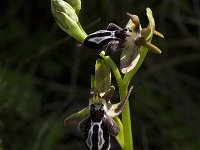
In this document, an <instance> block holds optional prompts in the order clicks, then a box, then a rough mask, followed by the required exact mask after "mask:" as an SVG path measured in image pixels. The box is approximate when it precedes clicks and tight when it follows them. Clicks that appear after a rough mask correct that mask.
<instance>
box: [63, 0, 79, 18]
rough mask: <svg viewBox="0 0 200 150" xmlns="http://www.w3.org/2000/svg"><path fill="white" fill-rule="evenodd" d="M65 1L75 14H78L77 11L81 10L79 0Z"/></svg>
mask: <svg viewBox="0 0 200 150" xmlns="http://www.w3.org/2000/svg"><path fill="white" fill-rule="evenodd" d="M66 2H67V3H69V4H70V5H71V6H72V7H73V8H74V10H75V11H76V14H77V15H79V11H80V10H81V0H66Z"/></svg>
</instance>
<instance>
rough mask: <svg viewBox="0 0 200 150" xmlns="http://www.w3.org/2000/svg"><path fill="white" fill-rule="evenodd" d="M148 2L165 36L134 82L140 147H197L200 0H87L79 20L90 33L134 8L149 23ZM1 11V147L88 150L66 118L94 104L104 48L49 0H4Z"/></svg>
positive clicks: (136, 141) (199, 133)
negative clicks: (61, 21)
mask: <svg viewBox="0 0 200 150" xmlns="http://www.w3.org/2000/svg"><path fill="white" fill-rule="evenodd" d="M146 7H150V8H151V9H152V11H153V14H154V18H155V21H156V29H157V30H158V31H160V32H161V33H163V34H164V35H165V39H159V38H157V37H154V38H153V43H154V44H155V45H157V46H159V47H160V48H161V49H162V52H163V53H162V54H161V55H157V54H153V53H151V52H149V53H148V55H147V57H146V59H145V61H144V63H143V65H142V67H141V68H140V69H139V71H138V72H137V74H136V75H135V77H134V79H133V80H132V83H131V84H132V85H134V86H135V88H134V92H133V93H132V95H131V98H130V106H131V115H132V126H133V139H134V147H135V149H136V150H198V149H200V117H199V116H200V92H199V91H200V80H199V77H200V73H199V70H200V69H199V68H200V67H199V66H200V1H199V0H162V1H160V0H151V1H149V0H143V1H140V0H118V1H116V0H82V10H81V13H80V22H81V24H82V26H83V27H84V29H85V31H86V32H87V33H88V34H89V33H92V32H94V31H96V30H99V29H105V28H106V26H107V25H108V24H109V23H110V22H114V23H116V24H118V25H120V26H122V27H123V26H125V24H126V23H127V21H128V16H126V12H130V13H132V14H137V15H138V16H139V17H140V20H141V24H142V27H146V26H147V24H148V20H147V17H146ZM0 10H1V11H0V16H1V17H0V150H82V149H83V146H84V143H83V141H82V139H81V136H80V135H79V134H78V132H77V130H76V126H69V127H64V126H63V120H64V118H65V117H66V116H68V115H69V114H71V113H73V112H75V111H78V110H79V109H81V108H82V107H84V106H86V105H87V103H88V98H89V88H90V75H91V74H94V64H95V60H96V59H97V58H99V56H98V54H97V53H95V52H91V51H90V50H87V49H86V48H85V47H79V46H77V44H78V42H77V41H75V40H74V39H71V38H70V37H69V36H68V35H67V34H66V33H64V32H63V31H62V30H61V29H60V28H59V27H58V25H57V24H56V23H55V20H54V18H53V15H52V14H51V10H50V1H49V0H44V1H39V0H34V1H25V0H16V1H0ZM112 57H113V59H114V60H115V61H116V62H117V60H118V59H119V53H118V54H116V56H112ZM113 84H114V85H116V82H115V80H113ZM113 99H115V100H117V99H119V95H118V91H117V90H116V93H115V94H114V96H113ZM112 142H113V144H112V149H120V148H119V146H118V144H117V142H116V141H115V139H112Z"/></svg>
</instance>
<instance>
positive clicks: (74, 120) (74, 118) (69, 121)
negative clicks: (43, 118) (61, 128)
mask: <svg viewBox="0 0 200 150" xmlns="http://www.w3.org/2000/svg"><path fill="white" fill-rule="evenodd" d="M88 115H89V108H88V107H85V108H83V109H82V110H80V111H78V112H76V113H73V114H71V115H70V116H69V117H67V118H66V119H65V120H64V125H65V126H67V125H75V124H78V123H79V122H80V121H81V120H82V119H83V118H85V117H86V116H88Z"/></svg>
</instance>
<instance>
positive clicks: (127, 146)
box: [119, 85, 134, 150]
mask: <svg viewBox="0 0 200 150" xmlns="http://www.w3.org/2000/svg"><path fill="white" fill-rule="evenodd" d="M119 90H120V99H121V100H123V99H124V98H125V96H126V95H127V92H128V85H124V86H119ZM122 124H123V129H124V147H123V150H134V147H133V138H132V126H131V115H130V107H129V101H127V103H126V106H125V107H124V110H123V112H122Z"/></svg>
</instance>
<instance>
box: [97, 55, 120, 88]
mask: <svg viewBox="0 0 200 150" xmlns="http://www.w3.org/2000/svg"><path fill="white" fill-rule="evenodd" d="M99 55H100V56H101V57H102V58H103V59H104V60H105V62H106V63H107V64H108V65H109V66H110V68H111V69H112V72H113V74H114V76H115V78H116V80H117V84H118V85H119V86H121V85H122V77H121V74H120V71H119V69H118V68H117V66H116V64H115V62H114V61H113V60H112V59H111V58H110V57H109V56H105V52H104V51H102V52H101V53H100V54H99Z"/></svg>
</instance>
